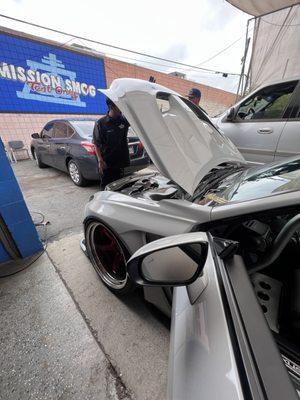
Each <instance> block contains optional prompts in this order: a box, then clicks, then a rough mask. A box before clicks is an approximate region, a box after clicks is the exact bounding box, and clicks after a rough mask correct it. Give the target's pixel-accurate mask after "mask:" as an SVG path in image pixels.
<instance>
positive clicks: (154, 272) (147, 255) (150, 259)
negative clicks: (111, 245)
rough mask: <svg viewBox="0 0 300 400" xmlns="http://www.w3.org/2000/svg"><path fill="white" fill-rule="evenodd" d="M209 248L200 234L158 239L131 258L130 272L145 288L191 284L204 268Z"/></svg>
mask: <svg viewBox="0 0 300 400" xmlns="http://www.w3.org/2000/svg"><path fill="white" fill-rule="evenodd" d="M207 249H208V241H207V237H206V235H205V234H204V233H201V232H200V233H199V232H197V233H188V234H183V235H176V236H170V237H167V238H163V239H159V240H156V241H155V242H151V243H149V244H147V245H145V246H143V247H142V248H141V249H139V250H138V251H137V252H136V253H135V254H134V255H133V256H132V257H131V258H130V260H129V261H128V263H127V268H128V273H129V275H130V277H131V279H132V280H133V281H134V282H136V283H137V284H139V285H142V286H186V285H190V284H191V283H193V282H194V281H195V280H196V279H197V278H198V277H199V275H200V274H201V272H202V270H203V268H204V265H205V261H206V257H207Z"/></svg>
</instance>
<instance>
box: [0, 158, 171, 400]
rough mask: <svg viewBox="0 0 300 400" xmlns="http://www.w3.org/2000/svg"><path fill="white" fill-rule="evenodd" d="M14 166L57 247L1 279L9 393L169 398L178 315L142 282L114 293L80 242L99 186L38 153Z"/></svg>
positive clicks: (1, 379)
mask: <svg viewBox="0 0 300 400" xmlns="http://www.w3.org/2000/svg"><path fill="white" fill-rule="evenodd" d="M14 170H15V173H16V176H17V179H18V181H19V183H20V186H21V188H22V191H23V194H24V197H25V200H26V202H27V205H28V207H29V209H30V210H31V211H41V212H42V213H43V214H44V215H45V219H46V220H49V221H50V222H51V225H50V226H49V228H48V232H47V233H48V237H49V238H50V240H49V242H48V247H47V253H46V254H44V255H43V256H42V257H41V258H40V259H39V260H38V261H37V262H36V263H35V264H34V265H33V266H31V267H29V268H28V269H27V270H24V271H22V272H21V273H19V274H16V275H14V276H11V277H8V278H5V279H0V297H1V302H0V304H1V321H2V323H1V325H0V346H1V349H0V351H1V356H2V357H1V358H0V371H1V376H0V399H1V400H2V399H3V400H4V399H5V400H7V399H8V400H10V399H14V400H15V399H22V400H27V399H51V400H52V399H53V400H54V399H64V400H69V399H72V400H73V399H80V400H81V399H100V400H102V399H105V400H106V399H108V400H110V399H113V400H119V399H124V400H127V399H137V400H150V399H151V400H164V399H165V398H166V386H167V368H168V352H169V329H168V323H169V322H168V320H166V319H165V318H164V317H163V316H161V315H160V314H159V313H155V312H153V310H152V309H150V308H149V306H148V305H147V304H146V303H145V301H144V299H143V297H142V295H141V293H140V292H136V293H134V294H133V295H131V296H128V297H127V298H124V299H122V300H121V299H119V298H117V297H116V296H115V295H113V294H112V293H111V292H110V291H109V290H107V289H106V288H105V287H104V285H102V283H101V282H100V280H99V278H98V276H97V274H96V273H95V271H94V269H93V267H92V265H91V264H90V262H89V260H88V259H87V258H86V257H85V255H84V254H83V253H82V252H81V249H80V247H79V240H80V238H81V235H82V215H83V208H84V205H85V203H86V201H87V200H88V198H89V197H90V195H91V194H93V193H94V192H96V191H97V190H98V186H97V185H94V186H91V187H87V188H78V187H76V186H75V185H74V184H73V183H72V182H71V181H70V178H69V177H68V176H67V175H66V174H63V173H61V172H58V171H55V170H53V169H52V168H49V169H48V168H47V169H42V170H40V169H38V168H37V167H36V166H35V165H34V163H33V162H32V161H25V162H20V163H18V164H16V165H14ZM2 389H3V390H2Z"/></svg>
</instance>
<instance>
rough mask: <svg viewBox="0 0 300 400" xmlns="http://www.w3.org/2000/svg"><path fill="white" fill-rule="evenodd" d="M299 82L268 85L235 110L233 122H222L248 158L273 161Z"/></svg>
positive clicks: (248, 159) (256, 160)
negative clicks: (287, 111) (286, 112)
mask: <svg viewBox="0 0 300 400" xmlns="http://www.w3.org/2000/svg"><path fill="white" fill-rule="evenodd" d="M297 83H298V82H297V80H293V81H290V82H284V83H278V84H275V85H270V86H266V87H264V88H262V89H259V90H257V91H256V92H254V93H253V94H251V95H250V96H248V97H247V98H246V99H245V100H243V101H242V102H240V103H239V104H238V105H237V106H236V107H235V112H234V116H233V119H232V120H230V121H229V120H228V119H227V118H226V116H225V117H224V118H223V119H222V122H221V123H219V124H218V125H219V127H220V129H221V130H222V131H223V133H224V134H225V135H226V136H228V137H229V139H231V140H232V142H233V143H234V144H235V145H236V146H237V148H238V149H239V150H240V152H241V153H242V154H243V156H244V157H245V159H246V160H247V161H250V162H255V163H266V162H271V161H273V160H274V158H275V153H276V149H277V145H278V142H279V139H280V137H281V134H282V132H283V130H284V127H285V125H286V123H287V117H286V114H285V111H286V110H287V109H288V106H289V103H290V101H291V98H292V95H293V92H294V90H295V87H296V85H297Z"/></svg>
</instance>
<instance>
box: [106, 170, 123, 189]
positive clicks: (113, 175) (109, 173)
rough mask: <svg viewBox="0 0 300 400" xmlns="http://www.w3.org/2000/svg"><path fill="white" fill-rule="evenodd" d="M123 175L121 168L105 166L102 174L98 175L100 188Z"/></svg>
mask: <svg viewBox="0 0 300 400" xmlns="http://www.w3.org/2000/svg"><path fill="white" fill-rule="evenodd" d="M123 176H124V169H123V168H106V169H105V170H104V171H103V175H101V176H100V188H101V189H102V190H104V188H105V186H106V185H108V184H109V183H111V182H114V181H116V180H118V179H120V178H122V177H123Z"/></svg>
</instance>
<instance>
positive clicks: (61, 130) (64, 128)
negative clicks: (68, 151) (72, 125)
mask: <svg viewBox="0 0 300 400" xmlns="http://www.w3.org/2000/svg"><path fill="white" fill-rule="evenodd" d="M54 137H55V138H59V139H63V138H67V137H68V125H67V124H65V123H64V122H56V123H55V124H54Z"/></svg>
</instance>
